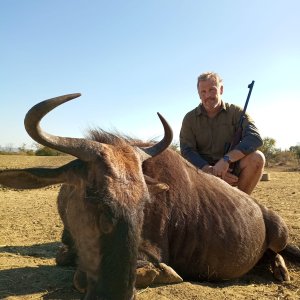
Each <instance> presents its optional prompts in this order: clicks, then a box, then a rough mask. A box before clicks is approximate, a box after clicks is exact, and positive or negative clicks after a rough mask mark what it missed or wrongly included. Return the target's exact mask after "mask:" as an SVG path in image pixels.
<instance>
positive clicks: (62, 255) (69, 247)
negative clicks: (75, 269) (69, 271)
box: [56, 228, 77, 266]
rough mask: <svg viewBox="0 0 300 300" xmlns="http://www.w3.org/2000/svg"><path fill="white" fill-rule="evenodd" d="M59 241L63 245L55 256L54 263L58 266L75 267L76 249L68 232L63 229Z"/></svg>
mask: <svg viewBox="0 0 300 300" xmlns="http://www.w3.org/2000/svg"><path fill="white" fill-rule="evenodd" d="M61 241H62V243H63V245H62V246H61V247H60V248H59V249H58V252H57V254H56V263H57V265H59V266H75V265H76V259H77V254H76V248H75V243H74V240H73V238H72V236H71V234H70V232H69V231H68V230H67V229H66V228H64V229H63V232H62V237H61Z"/></svg>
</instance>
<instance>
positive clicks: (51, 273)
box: [0, 156, 300, 300]
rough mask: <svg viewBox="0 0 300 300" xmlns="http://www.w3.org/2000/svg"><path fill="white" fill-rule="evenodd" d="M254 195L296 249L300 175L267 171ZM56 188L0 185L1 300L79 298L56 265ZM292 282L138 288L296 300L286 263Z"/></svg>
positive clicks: (297, 290)
mask: <svg viewBox="0 0 300 300" xmlns="http://www.w3.org/2000/svg"><path fill="white" fill-rule="evenodd" d="M69 160H70V157H67V156H66V157H33V156H32V157H29V156H0V169H5V168H23V167H30V166H59V165H62V164H64V163H66V162H68V161H69ZM268 172H269V175H270V179H271V180H270V181H264V182H263V181H262V182H260V183H259V185H258V187H257V188H256V190H255V192H254V194H253V195H254V196H255V197H256V198H257V199H258V200H259V201H260V202H261V203H263V204H265V205H266V206H268V207H270V208H272V209H273V210H275V211H277V212H279V214H280V215H281V216H282V217H283V218H284V219H285V221H286V223H287V224H288V226H289V229H290V241H291V243H294V244H296V245H300V232H299V228H300V172H286V171H282V170H281V171H279V170H268ZM58 189H59V186H54V187H49V188H44V189H38V190H32V191H16V190H8V189H5V188H1V187H0V299H80V297H81V295H80V294H79V293H78V292H76V291H75V290H74V289H73V287H72V275H73V272H74V269H73V268H62V267H56V266H55V261H54V257H55V254H56V251H57V248H58V246H59V245H60V234H61V230H62V224H61V221H60V219H59V217H58V214H57V210H56V196H57V193H58ZM288 267H289V271H290V275H291V279H292V280H291V282H288V283H284V284H280V283H278V282H275V281H274V280H273V277H272V275H271V273H270V272H269V270H268V268H265V267H257V268H256V269H255V270H254V271H252V272H251V273H249V274H247V275H245V276H244V277H243V278H240V279H238V280H234V281H230V282H225V283H219V284H216V283H210V282H202V283H195V282H184V283H181V284H176V285H165V286H156V287H148V288H146V289H141V290H138V299H139V300H150V299H151V300H153V299H158V300H174V299H178V300H182V299H191V300H196V299H217V300H218V299H300V266H295V265H292V264H289V263H288Z"/></svg>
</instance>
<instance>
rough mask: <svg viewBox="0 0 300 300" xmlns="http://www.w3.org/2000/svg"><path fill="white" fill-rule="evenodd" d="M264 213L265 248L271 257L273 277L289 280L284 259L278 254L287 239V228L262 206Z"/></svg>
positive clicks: (274, 214)
mask: <svg viewBox="0 0 300 300" xmlns="http://www.w3.org/2000/svg"><path fill="white" fill-rule="evenodd" d="M262 212H263V214H264V220H265V225H266V237H267V248H269V249H270V250H271V251H268V255H269V256H270V257H271V259H272V262H271V266H272V269H273V274H274V277H275V279H277V280H279V281H289V280H290V276H289V273H288V270H287V267H286V265H285V262H284V259H283V258H282V256H281V255H280V254H278V253H279V252H280V251H282V250H283V249H284V248H285V247H286V245H287V241H288V228H287V226H286V224H285V222H284V221H283V220H282V219H281V218H280V217H279V216H278V215H277V214H276V213H274V212H273V211H270V210H268V209H267V208H265V207H262Z"/></svg>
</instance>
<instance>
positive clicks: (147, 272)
mask: <svg viewBox="0 0 300 300" xmlns="http://www.w3.org/2000/svg"><path fill="white" fill-rule="evenodd" d="M158 274H159V272H158V270H157V269H156V268H155V267H154V265H153V264H151V263H149V264H147V265H145V266H143V267H141V268H138V269H137V270H136V282H135V286H136V287H137V288H145V287H147V286H149V285H151V284H152V283H153V280H154V278H155V277H156V276H157V275H158Z"/></svg>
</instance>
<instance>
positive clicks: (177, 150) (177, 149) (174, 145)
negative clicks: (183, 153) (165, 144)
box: [170, 142, 180, 153]
mask: <svg viewBox="0 0 300 300" xmlns="http://www.w3.org/2000/svg"><path fill="white" fill-rule="evenodd" d="M170 148H171V149H173V150H175V151H176V152H178V153H180V147H179V143H178V142H173V143H172V144H171V145H170Z"/></svg>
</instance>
